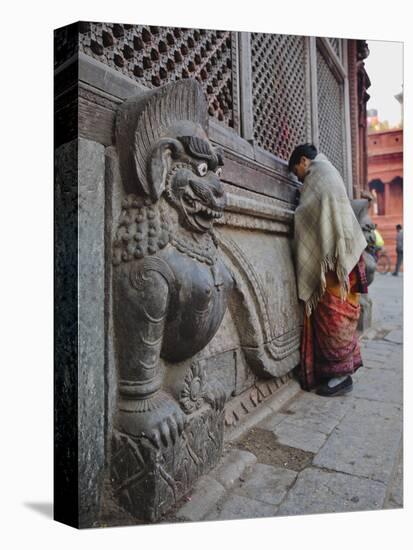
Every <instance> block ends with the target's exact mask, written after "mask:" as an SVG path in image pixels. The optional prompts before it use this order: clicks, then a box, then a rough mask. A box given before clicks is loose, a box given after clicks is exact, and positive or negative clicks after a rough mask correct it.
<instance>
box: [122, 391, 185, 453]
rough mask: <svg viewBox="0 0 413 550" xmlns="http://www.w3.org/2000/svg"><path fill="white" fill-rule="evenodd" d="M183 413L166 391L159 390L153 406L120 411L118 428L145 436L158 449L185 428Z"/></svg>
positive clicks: (134, 434) (174, 438) (167, 444)
mask: <svg viewBox="0 0 413 550" xmlns="http://www.w3.org/2000/svg"><path fill="white" fill-rule="evenodd" d="M185 423H186V419H185V415H184V413H183V412H182V411H181V409H180V407H179V405H178V403H177V402H176V401H175V400H174V399H173V398H172V397H171V396H170V395H169V394H167V393H165V392H159V393H158V394H157V395H156V402H155V398H154V406H153V408H151V409H150V410H145V411H142V412H141V411H130V412H129V411H128V412H126V411H125V410H123V411H122V409H121V412H120V416H119V430H120V431H122V432H124V433H126V434H128V435H132V436H135V437H146V438H147V439H148V440H149V441H151V442H152V443H153V445H154V446H155V447H156V448H158V449H160V448H161V446H162V445H164V446H169V445H170V444H172V445H173V444H174V443H175V442H176V441H177V440H178V438H179V436H180V435H181V434H182V432H183V430H184V428H185Z"/></svg>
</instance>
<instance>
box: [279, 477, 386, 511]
mask: <svg viewBox="0 0 413 550" xmlns="http://www.w3.org/2000/svg"><path fill="white" fill-rule="evenodd" d="M385 493H386V486H385V485H384V484H383V483H380V482H378V481H372V480H369V479H363V478H359V477H355V476H350V475H346V474H341V473H331V472H326V471H323V470H319V469H317V468H307V469H306V470H304V471H303V472H301V473H300V474H299V475H298V478H297V481H296V483H295V484H294V486H293V487H292V489H291V490H290V491H289V492H288V495H287V497H286V499H285V500H284V502H283V503H282V504H281V505H280V507H279V509H278V511H277V516H280V515H286V516H287V515H288V516H290V515H297V514H322V513H332V512H355V511H359V510H377V509H380V508H381V507H382V505H383V501H384V498H385Z"/></svg>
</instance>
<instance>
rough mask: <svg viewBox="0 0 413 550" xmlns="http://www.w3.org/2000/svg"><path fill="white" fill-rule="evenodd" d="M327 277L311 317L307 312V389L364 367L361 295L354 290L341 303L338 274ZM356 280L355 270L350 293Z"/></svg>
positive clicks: (304, 342)
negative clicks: (359, 332)
mask: <svg viewBox="0 0 413 550" xmlns="http://www.w3.org/2000/svg"><path fill="white" fill-rule="evenodd" d="M328 275H329V276H327V277H326V279H327V288H326V291H325V293H324V295H323V297H322V298H321V299H320V301H319V302H318V304H317V307H316V308H315V310H314V311H313V313H312V314H311V316H310V317H307V315H306V314H305V313H304V330H303V336H302V340H301V369H300V378H301V386H302V388H303V389H305V390H311V389H313V388H314V387H315V386H316V385H317V384H319V383H321V382H323V381H325V380H326V379H329V378H332V377H334V376H343V375H346V374H353V373H354V372H356V370H357V369H358V368H359V367H361V366H362V364H363V363H362V359H361V354H360V345H359V343H358V338H357V333H356V331H357V323H358V319H359V316H360V304H359V297H360V295H359V293H357V292H354V291H353V292H350V293H349V295H348V297H347V299H346V300H341V298H340V296H339V287H338V284H337V283H338V281H337V279H336V277H335V274H333V273H330V274H328ZM355 281H356V273H355V272H354V271H352V273H351V274H350V288H351V290H353V288H354V283H355Z"/></svg>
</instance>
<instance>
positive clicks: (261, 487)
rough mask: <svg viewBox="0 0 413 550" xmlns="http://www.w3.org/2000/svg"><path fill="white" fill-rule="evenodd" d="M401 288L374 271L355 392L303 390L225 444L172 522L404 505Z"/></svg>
mask: <svg viewBox="0 0 413 550" xmlns="http://www.w3.org/2000/svg"><path fill="white" fill-rule="evenodd" d="M402 287H403V276H402V275H401V276H399V277H392V276H391V275H390V274H387V275H381V274H376V278H375V281H374V282H373V284H372V285H371V287H370V289H369V294H370V297H371V298H372V300H373V326H372V328H371V329H369V330H368V331H366V332H365V333H364V335H363V336H362V338H361V343H362V355H363V360H364V367H363V368H361V369H359V371H358V372H357V373H356V374H355V375H354V377H353V380H354V389H353V391H352V392H351V393H350V394H347V395H345V396H343V397H335V398H328V397H320V396H317V395H315V394H314V393H308V392H303V391H301V390H299V391H298V393H296V397H294V398H293V399H291V400H290V401H289V402H288V403H287V404H285V405H284V406H283V407H281V409H280V410H279V411H278V412H275V413H273V414H271V415H270V416H268V417H267V418H266V419H265V420H262V421H261V422H260V423H258V424H257V425H256V426H254V427H253V428H251V429H249V430H248V431H247V433H245V434H243V435H242V436H241V437H239V438H238V439H237V440H235V441H231V442H228V443H227V444H226V449H225V453H224V456H223V458H222V461H221V463H220V464H219V465H218V466H217V467H216V468H215V469H214V470H213V471H212V472H210V473H209V475H207V476H203V477H202V478H201V479H200V480H199V482H198V484H197V486H196V487H195V489H194V490H193V491H192V493H191V494H190V495H189V496H187V497H186V498H185V499H184V500H183V501H182V502H181V503H180V505H179V507H178V509H177V511H176V513H175V515H174V516H173V517H170V518H169V519H167V521H200V520H226V519H235V518H238V519H240V518H256V517H269V516H284V515H296V514H311V513H313V514H314V513H323V512H344V511H358V510H375V509H384V508H400V507H402V506H403V465H402V377H403V372H402V351H403V350H402V342H403V326H402V307H403V299H402ZM291 382H292V383H293V384H295V383H296V382H294V381H291Z"/></svg>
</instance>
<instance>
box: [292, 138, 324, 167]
mask: <svg viewBox="0 0 413 550" xmlns="http://www.w3.org/2000/svg"><path fill="white" fill-rule="evenodd" d="M316 156H317V149H316V148H315V147H314V145H313V144H312V143H303V144H301V145H298V146H297V147H296V148H295V149H294V151H293V152H292V153H291V157H290V160H289V161H288V170H289V171H290V172H292V169H293V167H294V166H295V165H296V164H298V163H299V162H300V159H301V157H306V158H308V159H310V160H313V159H314V158H315V157H316Z"/></svg>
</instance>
